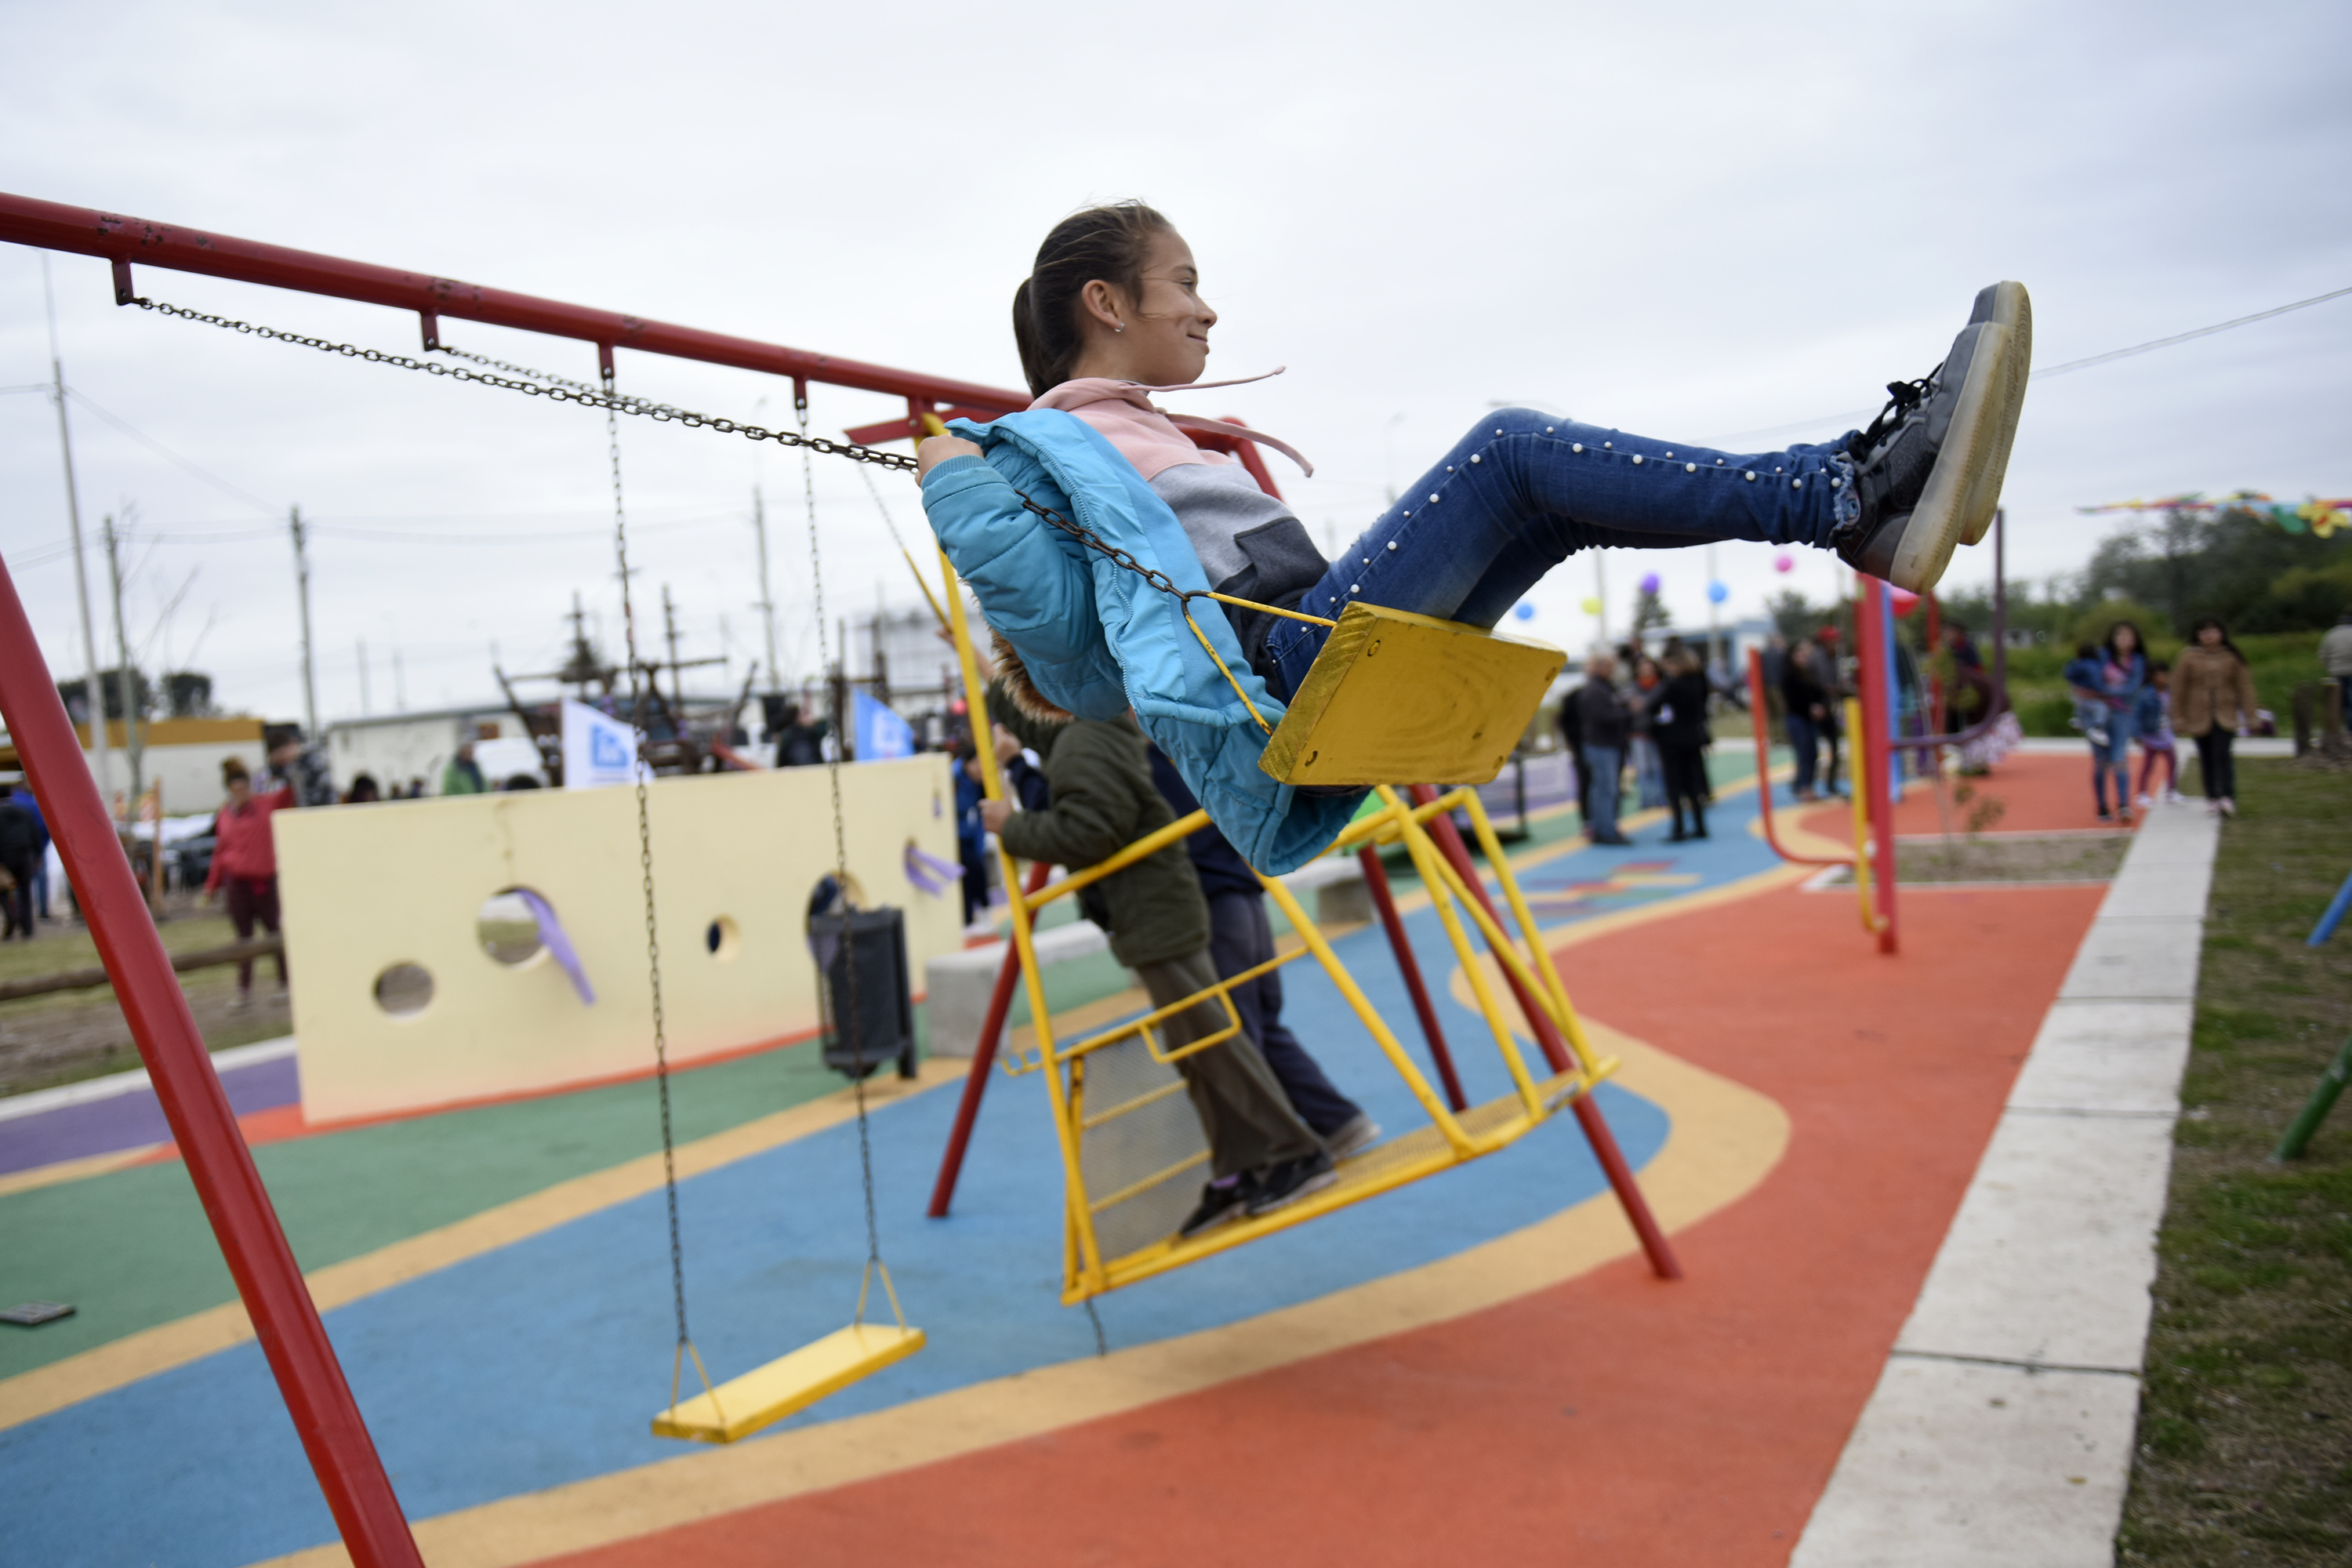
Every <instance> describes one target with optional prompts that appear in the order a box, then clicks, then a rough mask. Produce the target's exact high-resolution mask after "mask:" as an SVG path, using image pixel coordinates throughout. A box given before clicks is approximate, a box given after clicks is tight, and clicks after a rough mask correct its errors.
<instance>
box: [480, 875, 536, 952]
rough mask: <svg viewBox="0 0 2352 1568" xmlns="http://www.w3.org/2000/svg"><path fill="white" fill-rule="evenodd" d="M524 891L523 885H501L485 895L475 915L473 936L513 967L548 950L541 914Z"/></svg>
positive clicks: (485, 949) (484, 948)
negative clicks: (535, 911)
mask: <svg viewBox="0 0 2352 1568" xmlns="http://www.w3.org/2000/svg"><path fill="white" fill-rule="evenodd" d="M522 895H523V889H520V888H502V889H499V891H497V892H495V893H492V894H491V895H490V896H489V897H488V898H487V899H484V900H482V907H481V909H480V910H478V911H477V912H476V913H475V916H474V940H475V941H477V942H480V943H481V944H482V951H483V952H487V953H488V954H489V955H490V956H491V957H492V958H494V959H496V960H497V961H498V962H499V963H503V964H505V965H507V966H508V967H509V968H510V969H511V968H515V967H517V966H519V965H521V964H525V963H530V961H531V960H532V959H534V958H537V957H538V956H539V955H540V954H541V953H543V952H546V951H547V948H546V946H545V944H544V943H542V942H541V941H540V940H539V917H538V916H537V915H535V914H533V913H532V912H531V908H530V901H529V900H526V899H525V898H524V897H523V896H522ZM534 896H536V895H534Z"/></svg>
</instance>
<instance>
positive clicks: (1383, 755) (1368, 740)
mask: <svg viewBox="0 0 2352 1568" xmlns="http://www.w3.org/2000/svg"><path fill="white" fill-rule="evenodd" d="M1567 663H1568V655H1567V654H1566V653H1564V652H1563V651H1561V650H1560V649H1559V648H1556V647H1551V646H1550V645H1549V644H1548V643H1539V642H1534V641H1531V640H1529V639H1528V638H1525V637H1512V636H1510V635H1509V634H1507V633H1504V632H1490V631H1486V630H1483V629H1481V628H1479V627H1477V626H1463V625H1461V624H1459V623H1457V622H1454V621H1441V620H1438V619H1436V618H1434V617H1433V616H1416V615H1413V614H1412V613H1410V612H1408V611H1404V610H1392V609H1390V608H1388V607H1387V606H1385V605H1364V604H1355V605H1349V606H1348V607H1347V609H1346V610H1345V611H1343V612H1341V614H1340V616H1339V625H1338V626H1335V627H1334V628H1333V629H1332V632H1331V636H1330V637H1329V639H1328V641H1326V642H1325V643H1324V645H1323V651H1322V652H1320V653H1318V654H1317V655H1316V656H1315V664H1314V667H1313V668H1311V669H1309V670H1308V671H1307V679H1305V680H1304V681H1302V682H1300V684H1299V688H1298V691H1297V694H1296V695H1295V696H1294V697H1292V699H1291V700H1290V709H1289V711H1288V712H1286V713H1285V714H1284V715H1283V719H1282V722H1281V723H1280V724H1279V725H1277V726H1276V729H1275V731H1274V734H1273V736H1272V738H1271V739H1269V740H1268V741H1267V742H1266V743H1265V752H1264V754H1263V755H1262V756H1261V757H1260V758H1259V760H1258V766H1260V767H1262V768H1264V769H1265V771H1266V772H1267V773H1270V774H1272V775H1273V776H1274V777H1275V778H1276V779H1277V780H1279V781H1280V782H1281V783H1283V784H1338V785H1350V784H1426V783H1432V782H1442V783H1445V784H1486V783H1487V782H1489V781H1491V780H1492V779H1494V778H1495V777H1496V775H1497V774H1498V773H1501V772H1502V771H1503V764H1504V763H1507V762H1509V761H1510V758H1511V752H1512V751H1513V750H1514V749H1516V748H1517V745H1518V743H1519V738H1520V736H1522V735H1524V734H1525V733H1526V732H1527V727H1528V723H1529V721H1532V720H1533V719H1534V718H1535V715H1536V710H1537V709H1538V708H1539V707H1540V706H1541V705H1542V703H1543V700H1544V694H1545V693H1546V692H1547V691H1549V690H1550V689H1551V683H1552V681H1553V680H1554V679H1556V678H1557V677H1558V676H1559V672H1560V670H1561V668H1563V667H1565V666H1566V664H1567Z"/></svg>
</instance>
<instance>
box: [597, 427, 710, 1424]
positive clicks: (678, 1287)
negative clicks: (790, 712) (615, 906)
mask: <svg viewBox="0 0 2352 1568" xmlns="http://www.w3.org/2000/svg"><path fill="white" fill-rule="evenodd" d="M617 408H618V404H617V402H616V401H614V400H610V399H608V400H607V401H606V402H605V404H604V439H605V444H606V447H607V448H608V449H609V451H610V453H611V456H612V462H613V553H614V557H615V558H616V559H617V561H618V562H619V563H620V569H621V635H622V637H623V638H624V639H625V641H626V643H627V644H628V654H629V711H630V713H631V714H632V716H636V715H638V714H639V713H640V711H641V710H640V699H639V697H638V695H637V673H638V672H637V617H636V610H635V605H634V604H633V603H632V601H631V598H630V595H629V523H628V512H627V510H626V508H625V507H624V505H623V504H622V499H621V421H620V416H619V414H618V412H617ZM632 728H634V725H633V726H632ZM634 761H635V764H636V766H635V773H636V786H637V873H638V878H639V880H640V883H641V885H642V886H643V888H644V889H645V900H646V970H647V974H648V978H649V979H650V981H651V983H652V990H653V999H654V1083H655V1086H656V1091H657V1093H658V1096H659V1098H660V1100H661V1141H662V1190H663V1195H664V1196H665V1198H666V1199H667V1202H668V1206H669V1285H670V1299H671V1301H672V1303H673V1305H674V1306H675V1308H676V1310H677V1344H678V1348H679V1349H680V1350H685V1349H688V1348H690V1347H691V1346H692V1344H693V1341H692V1339H691V1338H690V1337H689V1336H688V1333H687V1329H686V1248H685V1247H684V1245H683V1243H682V1242H681V1240H680V1239H679V1233H678V1224H677V1141H676V1138H675V1135H674V1134H673V1132H672V1131H671V1125H670V1103H669V1035H668V1031H667V1028H666V1026H665V1023H664V1019H663V1016H662V980H661V929H660V927H659V926H658V925H657V924H656V921H655V916H654V833H653V817H652V814H651V812H650V810H649V809H648V807H647V805H646V759H645V753H644V748H643V746H642V745H640V746H639V747H638V748H637V754H636V756H635V759H634ZM701 1365H702V1358H701V1357H700V1356H699V1355H698V1356H696V1357H695V1366H696V1368H697V1370H699V1369H700V1367H701ZM670 1381H671V1385H672V1386H671V1389H670V1403H671V1404H672V1405H676V1404H677V1386H676V1384H677V1378H676V1376H675V1375H673V1376H672V1378H671V1380H670ZM703 1381H704V1384H705V1386H706V1387H707V1386H708V1385H709V1378H708V1377H705V1378H704V1380H703Z"/></svg>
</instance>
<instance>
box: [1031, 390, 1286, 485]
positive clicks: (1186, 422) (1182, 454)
mask: <svg viewBox="0 0 2352 1568" xmlns="http://www.w3.org/2000/svg"><path fill="white" fill-rule="evenodd" d="M1280 374H1282V371H1281V370H1280V369H1279V368H1277V369H1275V370H1270V371H1268V372H1266V373H1265V375H1251V376H1244V377H1243V378H1242V379H1241V380H1239V381H1203V382H1194V383H1192V384H1190V385H1188V386H1145V385H1143V384H1141V383H1139V382H1133V381H1113V380H1111V379H1110V378H1109V377H1108V376H1100V375H1094V376H1087V377H1084V378H1082V379H1080V380H1077V381H1066V382H1064V383H1062V384H1061V385H1059V386H1056V387H1054V388H1052V389H1051V390H1049V391H1047V392H1046V393H1045V395H1043V396H1041V397H1039V398H1038V399H1037V401H1035V402H1034V403H1032V404H1031V405H1029V406H1030V407H1032V408H1059V409H1062V410H1064V411H1065V412H1066V413H1068V414H1070V415H1072V416H1076V417H1077V418H1079V419H1083V420H1085V421H1086V422H1087V424H1088V425H1091V426H1094V427H1095V429H1097V431H1099V432H1101V434H1102V437H1103V439H1105V440H1107V441H1108V442H1109V443H1110V444H1111V445H1112V446H1114V447H1118V454H1119V456H1120V457H1122V458H1126V459H1127V460H1128V461H1129V462H1130V463H1132V464H1134V465H1135V471H1136V472H1137V473H1139V474H1141V475H1142V476H1143V479H1144V482H1145V483H1147V484H1149V483H1150V481H1151V480H1152V479H1154V478H1156V477H1157V476H1158V475H1159V474H1160V472H1161V470H1163V469H1167V468H1175V467H1177V466H1178V465H1179V464H1182V463H1230V462H1232V461H1233V458H1229V457H1227V456H1226V455H1225V454H1224V453H1223V452H1204V451H1202V449H1201V448H1200V447H1195V446H1194V445H1192V441H1191V440H1190V439H1189V438H1188V437H1186V436H1185V435H1184V432H1185V431H1186V430H1202V431H1206V432H1208V433H1209V434H1211V435H1216V436H1232V437H1238V438H1239V439H1241V440H1244V441H1255V442H1256V443H1258V444H1259V445H1260V446H1262V447H1273V448H1274V449H1275V450H1276V451H1277V452H1280V453H1281V454H1282V455H1283V456H1284V457H1286V458H1289V459H1290V460H1291V461H1292V462H1294V463H1297V465H1298V466H1299V468H1301V469H1302V470H1303V471H1305V472H1306V473H1307V474H1308V475H1309V476H1312V475H1313V474H1314V472H1315V465H1314V464H1312V463H1310V462H1308V461H1307V459H1306V458H1304V457H1301V456H1300V455H1299V453H1298V451H1297V448H1295V447H1291V446H1290V445H1289V444H1288V443H1286V442H1284V441H1278V440H1276V439H1275V437H1271V436H1268V435H1266V434H1265V432H1263V431H1260V430H1253V429H1250V428H1249V427H1248V426H1244V425H1227V424H1224V423H1223V422H1222V421H1219V420H1215V419H1202V418H1198V417H1195V416H1192V415H1190V414H1168V413H1163V412H1162V411H1161V410H1160V409H1158V408H1155V407H1153V406H1152V403H1151V395H1152V394H1153V393H1155V392H1185V391H1192V390H1205V389H1207V388H1210V387H1215V386H1246V385H1248V384H1250V383H1251V382H1254V381H1264V380H1265V379H1266V376H1269V375H1280Z"/></svg>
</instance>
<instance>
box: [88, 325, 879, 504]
mask: <svg viewBox="0 0 2352 1568" xmlns="http://www.w3.org/2000/svg"><path fill="white" fill-rule="evenodd" d="M131 303H132V304H134V305H136V306H138V307H139V308H140V309H141V310H153V311H155V312H157V313H158V314H160V315H165V316H177V317H179V318H180V319H181V320H183V321H200V322H202V323H204V324H205V325H206V326H210V327H219V328H222V329H224V330H225V331H232V332H242V333H245V334H246V335H247V336H249V337H257V338H269V339H273V340H275V341H277V342H283V343H295V344H298V345H299V346H300V347H303V348H307V349H317V350H318V351H319V352H320V353H331V354H341V355H342V356H343V357H344V358H346V359H356V360H365V361H366V362H367V363H370V364H388V365H391V366H393V367H394V369H397V370H421V371H423V372H424V373H425V374H427V375H439V376H446V377H447V378H448V379H450V380H451V381H463V382H471V383H474V384H477V385H480V386H496V387H501V388H504V389H505V390H506V391H509V392H520V393H521V394H522V395H524V396H526V397H544V398H546V399H547V400H548V401H549V402H550V403H577V404H580V405H583V406H585V407H589V408H602V409H604V411H605V412H606V413H607V414H612V413H621V414H634V415H637V416H640V417H643V418H646V419H651V420H654V421H656V423H660V424H666V425H684V426H688V427H689V428H693V429H703V430H716V431H718V432H719V434H720V435H722V436H741V437H746V438H747V439H750V440H753V441H773V442H775V443H776V444H777V445H778V446H780V447H805V448H806V449H807V450H809V451H812V452H822V453H824V454H825V455H826V456H827V457H835V458H850V459H852V460H853V461H856V462H860V463H872V464H874V465H875V466H876V467H877V468H895V469H898V470H900V471H902V472H906V473H910V474H911V473H913V472H914V471H915V459H914V458H912V457H911V456H909V455H908V454H907V453H904V452H884V451H878V450H877V449H876V448H874V447H861V446H859V445H858V444H857V443H856V442H855V441H833V440H828V439H826V438H825V437H823V436H811V435H809V434H808V433H807V429H806V426H805V425H803V429H802V433H801V434H799V435H797V436H795V435H793V433H791V432H790V431H787V430H769V429H765V428H763V427H761V426H757V425H747V424H744V423H743V422H741V421H740V420H735V419H728V418H723V417H721V416H718V415H713V414H697V413H695V412H694V411H692V410H691V409H686V408H677V407H673V406H671V405H669V404H667V403H653V402H649V401H647V400H646V399H645V398H641V397H628V396H625V395H621V394H619V393H616V392H614V391H613V390H612V388H611V387H610V385H609V384H607V385H605V386H603V387H597V386H591V385H589V384H586V383H584V382H576V381H566V380H565V379H563V378H562V376H556V375H548V374H545V373H544V372H541V371H533V370H525V369H523V368H522V367H520V366H519V365H507V364H505V363H504V362H502V361H497V360H488V359H484V358H482V356H480V355H478V354H470V353H468V354H465V356H464V357H466V358H467V359H470V360H473V361H474V362H475V363H478V364H483V365H495V366H498V367H499V368H500V369H505V370H511V371H514V372H515V373H516V374H520V375H528V376H536V377H538V378H539V379H538V380H535V381H519V380H516V379H515V378H514V376H511V375H499V374H492V373H490V372H488V371H478V370H467V369H466V368H465V367H464V366H463V365H454V364H446V363H439V362H437V361H431V360H420V359H412V358H410V357H409V356H408V355H406V354H395V353H385V352H384V351H383V350H382V349H366V348H361V347H359V346H358V345H357V344H354V343H339V342H333V341H332V340H331V339H327V338H310V337H304V336H303V335H302V334H300V333H299V332H284V331H278V329H277V328H275V327H259V326H256V325H254V324H253V323H252V322H250V321H236V320H234V319H232V318H230V317H227V316H214V315H207V314H206V313H205V312H204V311H202V310H188V309H187V308H185V307H184V306H180V305H168V304H165V303H163V302H162V301H161V300H149V299H145V298H143V297H142V298H140V299H135V300H131ZM447 352H450V353H462V352H463V351H459V350H450V351H447Z"/></svg>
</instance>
